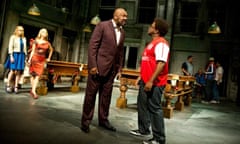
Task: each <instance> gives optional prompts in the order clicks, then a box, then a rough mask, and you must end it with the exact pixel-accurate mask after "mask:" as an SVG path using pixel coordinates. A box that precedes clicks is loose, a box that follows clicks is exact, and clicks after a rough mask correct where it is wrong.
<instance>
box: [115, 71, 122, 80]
mask: <svg viewBox="0 0 240 144" xmlns="http://www.w3.org/2000/svg"><path fill="white" fill-rule="evenodd" d="M121 77H122V74H121V72H118V73H117V75H116V79H118V80H120V78H121Z"/></svg>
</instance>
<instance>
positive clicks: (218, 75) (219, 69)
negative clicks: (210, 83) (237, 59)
mask: <svg viewBox="0 0 240 144" xmlns="http://www.w3.org/2000/svg"><path fill="white" fill-rule="evenodd" d="M222 76H223V68H222V67H221V66H219V67H217V69H216V75H215V80H216V81H218V82H222Z"/></svg>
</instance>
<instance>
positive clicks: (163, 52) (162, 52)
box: [155, 43, 169, 62]
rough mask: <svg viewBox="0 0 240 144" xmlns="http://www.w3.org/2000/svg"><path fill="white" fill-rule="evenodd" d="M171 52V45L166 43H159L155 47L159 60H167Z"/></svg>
mask: <svg viewBox="0 0 240 144" xmlns="http://www.w3.org/2000/svg"><path fill="white" fill-rule="evenodd" d="M168 53H169V46H168V45H167V44H165V43H159V44H157V45H156V48H155V55H156V60H157V61H164V62H167V59H168Z"/></svg>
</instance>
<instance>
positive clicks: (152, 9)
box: [138, 0, 157, 24]
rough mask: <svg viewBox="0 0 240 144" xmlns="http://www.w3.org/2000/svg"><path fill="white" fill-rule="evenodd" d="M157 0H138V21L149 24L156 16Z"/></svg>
mask: <svg viewBox="0 0 240 144" xmlns="http://www.w3.org/2000/svg"><path fill="white" fill-rule="evenodd" d="M156 6H157V0H139V10H138V11H139V12H138V22H139V23H146V24H150V23H152V21H153V20H154V18H155V16H156Z"/></svg>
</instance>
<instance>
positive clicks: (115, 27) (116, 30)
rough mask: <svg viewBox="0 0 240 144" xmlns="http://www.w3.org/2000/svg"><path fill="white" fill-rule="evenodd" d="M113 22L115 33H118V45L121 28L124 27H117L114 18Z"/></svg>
mask: <svg viewBox="0 0 240 144" xmlns="http://www.w3.org/2000/svg"><path fill="white" fill-rule="evenodd" d="M112 23H113V27H114V30H115V34H116V41H117V45H118V44H119V41H120V37H121V32H120V30H121V29H122V27H120V28H119V29H118V28H117V25H116V23H115V22H114V20H113V19H112Z"/></svg>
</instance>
